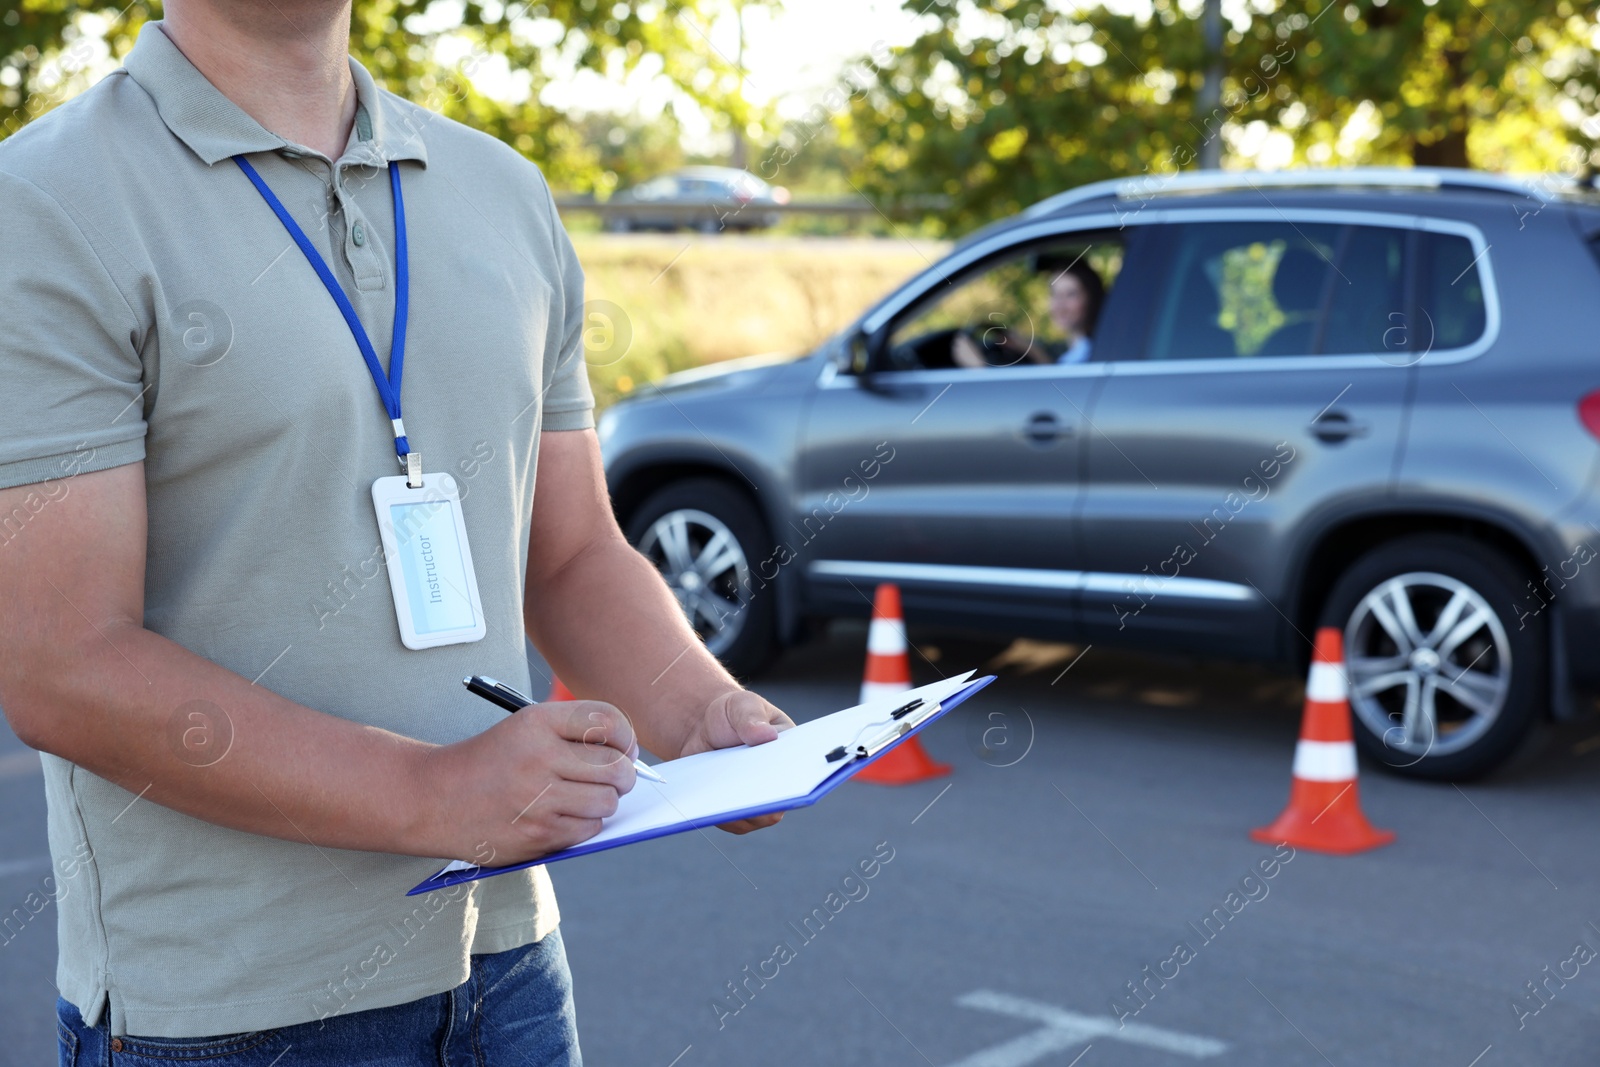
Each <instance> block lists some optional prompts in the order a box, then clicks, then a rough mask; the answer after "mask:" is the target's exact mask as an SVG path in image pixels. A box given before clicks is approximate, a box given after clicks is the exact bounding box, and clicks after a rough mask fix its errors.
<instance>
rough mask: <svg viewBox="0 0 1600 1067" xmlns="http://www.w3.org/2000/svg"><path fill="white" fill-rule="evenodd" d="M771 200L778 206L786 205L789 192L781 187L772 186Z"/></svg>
mask: <svg viewBox="0 0 1600 1067" xmlns="http://www.w3.org/2000/svg"><path fill="white" fill-rule="evenodd" d="M772 199H773V200H774V201H775V202H777V203H779V204H787V203H788V202H789V190H787V189H785V188H784V187H783V186H781V185H775V186H773V187H772Z"/></svg>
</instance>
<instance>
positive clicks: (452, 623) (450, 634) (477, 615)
mask: <svg viewBox="0 0 1600 1067" xmlns="http://www.w3.org/2000/svg"><path fill="white" fill-rule="evenodd" d="M372 503H373V505H374V506H375V507H376V508H377V511H378V532H379V534H380V535H381V536H382V537H383V553H384V557H385V560H386V563H387V565H388V569H389V589H390V590H391V591H392V592H393V593H394V607H395V615H396V618H397V619H398V620H399V623H400V641H401V643H402V644H404V645H405V646H406V647H407V648H415V649H421V648H437V647H438V646H440V645H456V644H463V643H465V642H468V641H481V640H483V635H484V634H485V633H486V632H487V630H486V628H485V626H484V619H483V601H482V600H481V599H480V598H479V596H478V577H477V575H476V573H474V571H473V569H472V552H471V550H470V549H469V548H468V546H467V527H466V523H465V522H463V521H462V517H461V497H460V496H459V495H458V492H457V489H456V480H455V479H454V478H452V477H451V476H450V475H448V474H445V473H443V472H440V473H437V474H425V475H423V476H422V488H420V489H413V488H411V487H409V486H408V485H407V484H406V476H405V475H403V474H397V475H395V476H394V477H392V478H379V479H378V480H377V481H375V482H373V483H372Z"/></svg>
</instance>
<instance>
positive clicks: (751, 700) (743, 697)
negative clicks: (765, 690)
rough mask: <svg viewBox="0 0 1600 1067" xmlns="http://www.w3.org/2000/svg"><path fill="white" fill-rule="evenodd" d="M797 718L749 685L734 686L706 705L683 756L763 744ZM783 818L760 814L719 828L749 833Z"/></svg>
mask: <svg viewBox="0 0 1600 1067" xmlns="http://www.w3.org/2000/svg"><path fill="white" fill-rule="evenodd" d="M793 725H794V720H793V719H791V718H789V716H787V715H785V714H784V713H783V712H781V711H779V710H778V709H777V708H776V707H774V706H773V705H772V704H770V703H768V702H767V701H766V700H764V699H763V698H761V697H759V696H757V695H756V694H754V693H752V692H750V691H749V690H748V689H735V690H733V691H731V692H727V693H723V694H722V695H721V696H718V697H716V698H715V699H713V700H712V701H711V703H709V704H707V705H706V709H705V712H704V713H703V714H702V715H701V717H700V721H699V722H698V723H696V724H695V726H694V728H693V730H691V731H690V733H689V737H688V739H687V740H686V741H684V744H683V751H681V752H679V753H678V755H680V756H692V755H694V754H695V753H696V752H710V751H711V750H712V749H714V748H732V747H734V746H735V745H764V744H766V743H767V742H768V741H771V740H774V739H775V738H776V737H777V736H778V731H780V730H787V729H788V728H789V727H791V726H793ZM782 818H783V814H782V813H781V812H780V813H779V814H776V815H759V816H757V817H756V818H754V819H740V820H739V821H738V822H726V823H722V824H720V825H719V827H718V829H722V830H726V831H728V832H729V833H730V834H747V833H749V832H750V831H751V830H759V829H761V828H762V827H764V826H772V825H775V824H776V823H777V822H779V820H781V819H782Z"/></svg>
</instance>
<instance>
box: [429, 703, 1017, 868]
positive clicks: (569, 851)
mask: <svg viewBox="0 0 1600 1067" xmlns="http://www.w3.org/2000/svg"><path fill="white" fill-rule="evenodd" d="M994 679H995V676H994V675H992V674H989V675H985V676H984V677H982V678H975V679H973V680H972V681H971V682H969V683H968V684H967V685H966V686H965V687H964V688H962V689H959V690H957V691H956V692H955V693H953V694H952V695H950V696H948V697H946V698H945V699H944V700H942V701H940V703H939V709H938V710H937V711H935V712H933V713H932V714H930V715H927V716H925V717H924V718H923V719H921V720H920V721H919V722H917V723H916V724H914V725H913V726H912V727H911V728H910V729H908V730H907V731H906V732H905V733H903V734H901V735H900V736H899V737H897V738H895V740H894V741H893V743H891V744H889V745H887V746H885V747H884V748H883V749H881V750H879V751H878V752H876V753H874V754H873V755H871V756H869V757H867V758H865V759H860V758H857V759H852V760H847V761H845V762H844V763H843V764H841V765H840V767H839V769H838V770H837V771H834V772H833V774H831V775H829V776H828V777H827V778H826V779H824V780H823V782H822V784H821V785H819V786H817V787H816V788H815V789H813V790H812V791H811V792H810V793H808V794H806V795H805V796H803V797H797V798H795V799H792V800H787V801H784V802H782V803H779V804H769V805H764V806H761V807H754V808H743V809H740V810H737V811H726V812H720V813H718V814H716V815H710V816H706V817H704V818H697V819H688V820H685V821H684V822H681V823H673V824H672V825H670V826H664V827H659V828H656V829H652V830H646V831H642V832H640V833H637V834H629V835H626V836H623V837H615V838H611V839H609V840H607V841H602V842H600V843H598V844H592V843H588V842H585V843H583V844H578V845H574V846H572V847H571V848H564V849H562V850H561V851H560V852H552V853H550V854H549V855H548V856H541V857H539V858H538V859H536V860H529V861H528V862H526V863H514V864H511V865H510V866H507V867H468V868H464V869H461V870H454V871H440V872H439V873H438V874H435V875H433V876H432V877H430V878H427V879H425V880H423V881H421V882H419V883H417V885H416V886H414V887H413V888H412V889H410V890H409V891H407V893H406V896H408V897H414V896H416V895H417V894H419V893H431V892H433V891H434V890H435V889H448V888H449V887H450V886H453V885H460V884H461V883H463V882H475V881H477V880H478V879H480V878H493V877H494V876H495V875H497V874H505V873H507V872H508V871H521V870H526V869H527V868H529V867H541V866H543V865H545V864H547V863H559V862H560V861H561V860H570V859H572V858H574V857H576V856H587V855H589V854H590V853H592V852H604V851H606V850H607V849H612V848H620V847H622V846H623V845H632V844H634V843H636V842H639V841H648V840H650V839H651V838H656V837H669V836H671V835H673V834H681V833H684V832H686V831H688V830H699V829H702V828H704V827H707V826H716V825H718V824H719V823H725V822H735V821H737V820H739V819H753V818H755V817H756V816H757V815H772V814H774V813H776V812H780V811H792V810H794V809H795V808H807V807H810V806H811V805H812V804H815V803H816V802H817V801H819V800H821V799H822V798H823V797H825V796H827V795H828V794H829V793H831V792H833V790H835V789H837V788H838V787H839V784H840V783H841V782H844V781H846V780H848V779H849V778H851V777H853V776H854V775H855V774H856V773H857V772H858V771H860V770H861V769H862V768H863V767H865V766H867V765H868V764H870V763H873V762H875V761H876V760H878V759H881V758H882V757H883V756H884V755H885V754H886V753H888V752H891V751H893V750H894V749H895V748H897V747H898V746H900V745H902V744H904V743H905V741H906V739H907V738H911V737H915V736H916V735H917V734H919V733H921V732H922V731H923V730H925V729H926V728H927V727H928V724H929V723H932V722H934V721H935V720H937V719H940V718H943V717H944V716H945V715H947V714H949V712H950V711H951V709H953V708H954V707H955V706H956V705H958V704H960V703H962V702H963V701H965V700H966V699H967V698H968V697H970V696H971V695H972V694H974V693H976V692H977V691H978V690H980V689H982V688H983V687H984V686H986V685H988V684H989V683H990V682H992V681H994Z"/></svg>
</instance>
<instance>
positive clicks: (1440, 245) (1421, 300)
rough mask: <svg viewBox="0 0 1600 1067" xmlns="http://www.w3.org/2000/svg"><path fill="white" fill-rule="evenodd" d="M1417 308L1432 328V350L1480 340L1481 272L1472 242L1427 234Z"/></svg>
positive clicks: (1482, 316) (1449, 235)
mask: <svg viewBox="0 0 1600 1067" xmlns="http://www.w3.org/2000/svg"><path fill="white" fill-rule="evenodd" d="M1422 246H1423V250H1422V271H1421V279H1420V280H1421V286H1420V292H1419V294H1418V300H1417V303H1418V306H1419V307H1420V309H1421V310H1422V312H1423V313H1424V315H1425V318H1426V320H1427V321H1428V323H1429V324H1430V325H1431V326H1432V331H1431V333H1432V344H1430V345H1429V346H1428V347H1429V348H1430V349H1432V350H1435V351H1437V350H1440V349H1449V348H1463V347H1465V346H1467V345H1470V344H1472V343H1473V342H1474V341H1476V340H1478V338H1480V337H1482V336H1483V331H1484V329H1485V326H1486V324H1487V321H1488V316H1487V314H1486V313H1485V310H1484V294H1483V288H1484V286H1483V272H1482V266H1481V262H1480V259H1479V255H1478V253H1477V252H1475V251H1473V248H1472V242H1471V241H1469V240H1467V239H1466V238H1465V237H1461V236H1458V235H1457V234H1453V233H1430V234H1426V235H1424V239H1423V242H1422Z"/></svg>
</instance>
